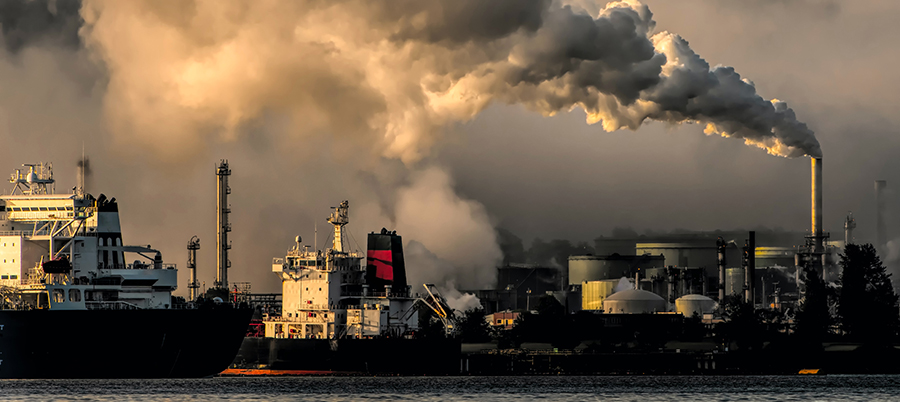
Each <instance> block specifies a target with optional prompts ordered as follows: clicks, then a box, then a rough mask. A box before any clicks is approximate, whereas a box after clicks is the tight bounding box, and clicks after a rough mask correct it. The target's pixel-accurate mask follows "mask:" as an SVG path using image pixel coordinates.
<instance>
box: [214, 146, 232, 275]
mask: <svg viewBox="0 0 900 402" xmlns="http://www.w3.org/2000/svg"><path fill="white" fill-rule="evenodd" d="M228 176H231V169H230V168H229V167H228V161H227V160H225V159H222V160H221V161H220V162H219V166H218V167H216V177H217V181H216V191H217V192H216V251H217V255H216V283H215V287H217V288H220V289H228V267H230V266H231V261H228V250H230V249H231V244H229V243H228V232H230V231H231V223H228V214H230V213H231V209H230V208H228V194H231V187H229V186H228Z"/></svg>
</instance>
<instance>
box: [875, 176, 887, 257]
mask: <svg viewBox="0 0 900 402" xmlns="http://www.w3.org/2000/svg"><path fill="white" fill-rule="evenodd" d="M885 189H887V181H885V180H875V248H876V249H877V250H878V252H879V253H884V246H885V245H886V244H887V222H886V220H887V218H886V216H885V208H886V206H885V205H886V203H887V200H885V196H884V191H885Z"/></svg>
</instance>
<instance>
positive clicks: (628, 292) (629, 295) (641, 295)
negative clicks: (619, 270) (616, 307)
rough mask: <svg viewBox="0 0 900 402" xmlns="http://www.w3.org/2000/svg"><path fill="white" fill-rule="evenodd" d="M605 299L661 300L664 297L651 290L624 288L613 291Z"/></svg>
mask: <svg viewBox="0 0 900 402" xmlns="http://www.w3.org/2000/svg"><path fill="white" fill-rule="evenodd" d="M606 300H623V301H624V300H652V301H662V302H664V301H665V299H663V298H662V297H659V296H657V295H656V294H654V293H652V292H648V291H646V290H638V289H625V290H622V291H619V292H616V293H613V294H612V295H610V296H609V297H607V298H606Z"/></svg>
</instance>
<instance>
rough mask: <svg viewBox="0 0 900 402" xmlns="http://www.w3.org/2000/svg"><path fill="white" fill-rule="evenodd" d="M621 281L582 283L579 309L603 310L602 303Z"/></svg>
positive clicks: (609, 280)
mask: <svg viewBox="0 0 900 402" xmlns="http://www.w3.org/2000/svg"><path fill="white" fill-rule="evenodd" d="M620 281H621V279H608V280H604V281H591V282H582V284H581V309H582V310H603V301H604V300H606V298H607V297H609V296H610V295H611V294H613V293H614V292H615V289H616V286H618V284H619V282H620Z"/></svg>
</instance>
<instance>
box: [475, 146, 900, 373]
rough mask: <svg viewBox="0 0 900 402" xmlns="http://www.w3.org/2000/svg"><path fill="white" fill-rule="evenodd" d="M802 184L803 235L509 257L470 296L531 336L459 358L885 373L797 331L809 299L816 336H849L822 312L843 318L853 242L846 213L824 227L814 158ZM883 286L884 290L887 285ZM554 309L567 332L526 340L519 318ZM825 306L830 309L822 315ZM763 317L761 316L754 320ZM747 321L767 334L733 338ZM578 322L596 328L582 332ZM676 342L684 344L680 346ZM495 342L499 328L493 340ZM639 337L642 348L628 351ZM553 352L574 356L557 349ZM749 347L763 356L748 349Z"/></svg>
mask: <svg viewBox="0 0 900 402" xmlns="http://www.w3.org/2000/svg"><path fill="white" fill-rule="evenodd" d="M810 182H811V186H810V212H811V213H810V230H809V231H808V232H806V233H792V232H784V231H772V230H764V231H756V230H750V231H710V232H691V233H667V234H658V235H652V234H650V235H640V236H631V235H629V236H612V237H599V238H597V239H595V245H594V247H593V250H592V251H593V252H591V253H583V254H572V255H569V257H568V261H567V263H568V264H567V265H565V266H559V265H557V266H551V265H553V264H540V263H537V264H523V263H516V262H511V261H508V262H507V263H506V264H504V266H502V267H499V268H498V269H497V271H498V282H497V286H496V288H495V289H486V290H485V289H476V290H471V291H470V292H472V293H474V294H476V295H477V296H478V297H479V299H480V301H481V304H482V307H483V308H484V312H485V316H486V319H487V320H488V322H489V325H490V326H491V327H492V328H495V329H494V331H495V333H501V334H504V333H505V334H510V333H514V332H515V329H516V326H517V325H518V326H523V327H526V328H523V329H521V330H520V331H519V332H518V333H517V334H516V335H514V336H513V337H514V338H515V337H518V338H517V339H518V340H519V341H521V342H526V343H527V342H529V341H530V342H532V343H531V344H530V345H526V346H523V345H525V344H523V343H521V342H520V343H519V344H518V345H516V342H515V341H513V342H509V341H507V342H506V344H505V345H502V346H505V347H518V348H519V349H518V353H519V354H518V355H516V354H512V355H510V354H505V355H504V354H498V353H496V352H494V351H481V352H475V353H472V354H469V355H467V358H468V359H472V361H473V362H475V363H473V365H474V366H475V367H478V369H475V370H473V371H472V372H473V373H499V372H504V370H503V369H498V367H501V366H503V365H504V364H506V365H507V366H506V367H518V369H509V370H507V371H506V372H534V371H539V372H547V371H549V372H552V371H553V367H557V369H559V370H561V371H567V372H583V373H588V372H596V368H595V367H594V366H591V365H590V364H588V363H586V362H585V361H584V360H585V359H587V358H585V357H584V356H585V352H586V351H589V352H590V353H587V354H588V355H591V356H595V355H596V353H598V352H601V354H603V353H602V352H605V353H607V354H605V355H604V356H605V357H607V358H611V359H612V361H616V362H619V359H618V358H617V356H616V355H615V354H616V353H622V352H628V353H638V355H639V356H640V357H636V359H637V360H640V361H641V362H642V363H641V364H638V365H635V364H634V362H633V361H631V362H630V363H626V362H619V363H621V364H622V365H615V364H611V367H617V368H610V369H609V370H606V371H604V372H634V371H635V370H637V371H642V372H647V371H651V372H653V371H654V370H658V372H666V373H672V372H792V371H791V370H795V369H796V368H797V367H798V366H797V364H812V365H818V366H817V367H819V366H823V367H828V370H829V371H831V372H841V370H849V371H853V370H858V369H859V367H861V365H863V366H865V367H869V369H871V370H876V371H879V370H880V371H884V370H886V369H885V367H886V366H885V359H884V357H883V356H881V357H878V356H875V354H874V352H871V351H870V350H869V349H867V348H862V349H859V350H860V351H856V350H857V348H858V347H859V344H857V345H856V346H853V347H847V346H846V345H844V346H841V348H843V349H840V348H837V349H833V350H832V349H829V348H833V347H831V346H827V345H828V343H821V342H822V341H823V339H822V338H816V337H811V338H810V337H809V336H808V334H806V331H808V329H807V328H808V327H809V326H810V324H809V323H810V322H813V320H812V319H810V318H808V317H809V314H810V313H809V311H810V310H812V309H813V307H810V306H814V305H815V304H816V303H821V306H822V308H823V310H822V311H823V314H825V315H826V318H825V319H824V320H823V321H822V322H821V325H820V328H821V330H822V331H821V332H822V333H823V334H834V336H838V335H843V336H846V335H848V334H849V333H850V332H848V331H847V329H846V328H845V326H844V325H838V324H837V323H836V322H833V321H832V323H831V324H829V321H828V318H827V316H828V315H831V316H834V317H838V318H842V317H843V316H842V315H841V314H843V315H844V316H846V315H847V313H846V312H844V313H841V312H835V311H836V309H837V308H836V307H835V304H837V302H836V300H838V298H839V297H840V293H841V291H840V290H836V289H840V288H841V286H842V285H844V284H845V283H843V281H849V279H846V278H845V277H844V276H843V275H842V268H844V269H846V266H844V267H842V264H845V262H842V257H845V256H844V255H842V254H845V252H846V250H848V245H849V246H850V247H851V248H852V249H853V250H859V249H860V246H857V245H855V238H854V235H853V231H854V229H856V221H855V219H854V217H853V214H852V213H848V215H847V216H846V217H845V218H844V221H843V228H844V233H843V239H839V240H832V239H831V236H830V234H829V233H827V232H825V231H824V230H823V221H824V217H825V215H824V214H823V197H822V186H823V177H822V158H820V157H819V158H816V157H813V158H811V180H810ZM886 186H887V184H886V182H885V181H882V180H878V181H876V182H875V200H876V201H875V205H876V210H877V217H878V218H877V223H876V225H877V230H876V231H877V233H878V240H877V244H876V248H877V249H878V250H884V249H885V238H886V236H885V235H884V233H885V232H886V228H885V226H886V223H885V215H886V212H885V209H886V202H885V201H884V198H885V197H884V192H885V188H886ZM863 247H865V246H863ZM854 252H855V251H854ZM847 258H849V257H847ZM875 258H876V259H877V257H875ZM876 261H877V260H876ZM879 264H880V263H879ZM882 269H883V268H882ZM883 278H890V276H889V275H887V276H886V277H883ZM889 282H890V281H889V280H888V284H887V289H890V283H889ZM870 287H871V286H870ZM829 289H830V290H829ZM823 292H826V293H823ZM888 293H889V294H890V295H894V294H895V293H892V291H889V292H888ZM892 297H894V298H895V299H896V296H892ZM826 299H827V300H832V301H827V300H826ZM557 304H558V305H559V306H562V308H564V311H565V316H563V317H568V318H560V319H559V320H558V321H556V322H555V323H554V324H553V325H556V326H557V327H558V330H559V331H568V332H569V334H570V336H569V339H567V338H566V336H564V335H559V336H548V335H543V336H534V332H536V331H539V329H538V328H537V326H536V325H527V324H529V316H530V317H540V316H541V315H546V314H547V313H546V311H548V310H547V306H548V305H557ZM887 304H891V303H890V302H889V301H888V302H887ZM829 305H830V306H831V307H827V306H829ZM827 308H830V309H831V310H832V312H831V313H828V312H827V311H825V310H826V309H827ZM539 310H544V311H539ZM896 310H897V306H896V301H895V302H894V303H893V304H891V305H890V306H888V313H887V316H888V318H891V317H893V318H891V319H889V320H888V321H889V322H891V323H894V322H896V318H897V317H896V316H897V312H896ZM891 312H892V313H891ZM742 314H743V318H742V317H741V315H742ZM804 314H805V316H804ZM763 316H765V317H767V318H759V317H763ZM509 317H515V320H510V319H509ZM747 317H750V318H749V321H752V322H757V323H759V325H761V326H764V327H765V330H759V331H756V330H754V331H756V332H754V331H749V332H748V333H747V334H744V335H743V336H742V335H741V334H739V333H738V334H734V332H735V331H737V332H740V331H741V330H735V328H738V327H737V326H738V324H736V322H739V321H741V320H748V318H747ZM540 320H546V318H531V323H532V324H534V322H541V321H540ZM801 321H802V322H801ZM754 325H756V324H754ZM751 326H752V325H751ZM887 326H888V327H889V328H888V330H887V332H888V333H889V335H887V338H888V339H895V337H896V331H897V328H896V326H895V325H894V324H887ZM804 327H806V328H804ZM698 328H699V330H698ZM760 328H761V327H760ZM586 329H589V330H588V332H591V331H594V332H595V333H594V334H590V333H587V334H585V333H584V332H585V330H586ZM498 331H499V332H498ZM692 332H693V334H690V333H692ZM763 332H767V333H769V334H775V337H776V338H777V339H781V341H777V342H776V341H773V342H774V343H773V344H781V343H780V342H784V344H786V345H791V344H793V343H796V342H800V343H799V344H794V348H795V350H794V351H792V352H793V353H791V352H786V351H783V350H782V351H778V352H773V350H772V347H770V348H768V349H767V348H763V347H762V344H763V343H764V342H765V343H771V342H770V340H771V339H768V338H765V339H763V335H762V333H763ZM851 332H852V331H851ZM797 333H799V334H800V335H797ZM648 334H653V335H652V336H650V335H648ZM698 334H704V335H702V336H701V335H698ZM858 334H859V332H857V335H858ZM746 337H751V338H752V337H758V338H759V339H755V340H751V341H750V342H748V341H747V339H742V338H746ZM506 338H507V339H508V338H510V336H509V335H506ZM686 338H688V339H689V340H690V342H683V341H684V340H685V339H686ZM788 339H790V341H787V340H788ZM835 339H847V338H835ZM503 340H504V337H503V335H501V336H500V343H501V344H503V343H504V342H503ZM541 340H544V341H545V342H544V344H541V343H540V342H539V341H541ZM801 340H802V341H801ZM535 341H538V343H534V342H535ZM816 341H818V343H815V342H816ZM856 341H860V340H859V339H858V338H857V339H856ZM641 344H643V345H644V346H643V347H641V346H637V348H635V345H641ZM863 344H865V342H863ZM667 345H668V347H674V348H676V350H674V351H673V350H668V352H675V353H674V354H675V355H678V356H677V357H673V356H670V355H668V354H667V353H666V352H667V350H666V348H667ZM822 345H824V346H822ZM819 346H822V347H824V348H825V349H820V348H819ZM781 347H783V346H781ZM541 348H543V349H541ZM560 348H564V349H567V350H570V352H566V353H569V354H573V355H572V356H581V357H579V358H574V357H571V356H570V355H565V356H560V355H559V353H560V352H559V350H560ZM501 349H502V348H501ZM549 350H552V352H548V351H549ZM798 350H800V351H802V352H798ZM836 350H840V352H836ZM851 351H853V352H851ZM751 352H754V353H755V352H763V353H761V354H758V355H757V356H753V355H751V354H750V353H751ZM823 352H824V353H829V354H828V356H830V358H832V359H833V361H832V362H830V363H828V364H826V363H822V362H818V361H817V362H814V363H813V362H805V360H806V361H811V360H814V358H813V357H812V356H815V359H818V358H819V357H820V356H822V355H820V354H818V353H823ZM892 352H893V351H892V350H890V351H887V352H885V353H889V354H891V353H892ZM609 353H612V355H609ZM736 353H737V354H736ZM795 353H801V354H800V355H796V354H795ZM867 353H868V354H867ZM891 355H892V356H893V354H891ZM687 356H690V357H687ZM736 356H740V357H739V358H738V357H736ZM758 356H766V358H767V359H774V360H773V362H774V361H778V362H780V361H782V359H785V356H791V358H794V357H796V356H799V358H797V360H799V361H794V362H792V363H791V364H785V365H784V366H782V367H780V368H778V369H774V368H773V369H765V368H763V366H764V364H763V363H762V362H761V361H760V360H758V359H759V357H758ZM863 361H866V362H868V363H865V364H863V363H862V362H863ZM801 362H802V363H801ZM838 362H839V363H838ZM554 364H555V365H556V366H554ZM563 367H564V368H563ZM592 367H594V368H592ZM651 367H652V368H651ZM851 367H853V368H851ZM875 367H878V368H875ZM592 370H593V371H592ZM887 370H888V371H891V370H890V369H887ZM601 371H603V370H601Z"/></svg>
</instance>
